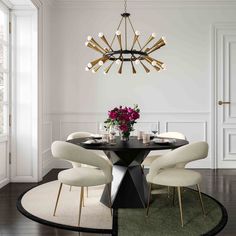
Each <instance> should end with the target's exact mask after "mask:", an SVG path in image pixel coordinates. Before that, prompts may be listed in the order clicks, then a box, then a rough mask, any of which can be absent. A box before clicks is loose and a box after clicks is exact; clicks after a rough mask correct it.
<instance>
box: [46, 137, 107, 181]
mask: <svg viewBox="0 0 236 236" xmlns="http://www.w3.org/2000/svg"><path fill="white" fill-rule="evenodd" d="M51 150H52V155H53V157H55V158H59V159H64V160H67V161H72V162H77V163H81V164H86V165H90V166H95V167H98V168H99V169H101V170H102V171H103V172H104V174H105V176H106V177H108V179H110V178H111V176H112V173H111V172H112V163H111V162H110V160H108V159H105V158H103V157H101V156H99V155H97V154H96V153H94V152H92V151H90V150H86V149H85V148H82V147H80V146H78V145H75V144H72V143H67V142H65V141H55V142H53V144H52V146H51Z"/></svg>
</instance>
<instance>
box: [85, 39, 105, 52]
mask: <svg viewBox="0 0 236 236" xmlns="http://www.w3.org/2000/svg"><path fill="white" fill-rule="evenodd" d="M85 45H86V46H87V47H89V48H92V49H93V50H95V51H96V52H100V53H101V54H104V52H103V51H101V50H100V49H99V48H98V47H97V46H96V45H94V44H92V43H91V42H86V43H85Z"/></svg>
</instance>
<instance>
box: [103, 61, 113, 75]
mask: <svg viewBox="0 0 236 236" xmlns="http://www.w3.org/2000/svg"><path fill="white" fill-rule="evenodd" d="M114 63H115V61H113V62H112V63H111V64H110V65H109V66H108V67H107V68H106V69H105V70H104V73H105V74H107V73H108V72H109V70H110V69H111V67H112V66H113V64H114Z"/></svg>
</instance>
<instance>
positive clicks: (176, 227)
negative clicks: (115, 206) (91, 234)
mask: <svg viewBox="0 0 236 236" xmlns="http://www.w3.org/2000/svg"><path fill="white" fill-rule="evenodd" d="M202 197H203V203H204V206H205V210H206V214H207V216H206V217H204V216H203V214H202V210H201V205H200V201H199V198H198V193H197V192H196V191H194V190H191V189H185V191H184V192H183V194H182V203H183V214H184V227H183V228H182V227H181V224H180V213H179V205H178V199H176V201H175V206H173V205H172V196H171V197H170V198H167V195H166V194H161V195H154V196H153V199H152V202H151V206H150V211H149V216H148V217H146V216H145V213H146V212H145V210H144V209H119V210H118V214H117V217H118V219H117V220H118V222H117V225H118V235H119V236H131V235H132V236H136V235H137V236H138V235H142V236H159V235H161V236H168V235H180V236H195V235H215V234H217V233H218V232H219V231H220V230H221V229H222V228H223V227H224V226H225V225H226V223H227V212H226V210H225V208H224V207H223V206H222V205H221V204H220V203H219V202H218V201H216V200H215V199H214V198H212V197H210V196H208V195H206V194H202Z"/></svg>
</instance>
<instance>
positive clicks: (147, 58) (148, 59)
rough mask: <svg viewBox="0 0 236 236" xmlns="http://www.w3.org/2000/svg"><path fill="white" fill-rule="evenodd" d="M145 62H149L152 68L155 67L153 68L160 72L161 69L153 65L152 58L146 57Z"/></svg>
mask: <svg viewBox="0 0 236 236" xmlns="http://www.w3.org/2000/svg"><path fill="white" fill-rule="evenodd" d="M144 60H145V61H147V62H148V63H149V64H150V65H151V66H153V68H155V69H156V70H157V71H160V69H161V68H160V67H158V66H154V65H153V64H152V62H153V60H152V59H151V58H150V57H144Z"/></svg>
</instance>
